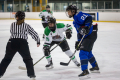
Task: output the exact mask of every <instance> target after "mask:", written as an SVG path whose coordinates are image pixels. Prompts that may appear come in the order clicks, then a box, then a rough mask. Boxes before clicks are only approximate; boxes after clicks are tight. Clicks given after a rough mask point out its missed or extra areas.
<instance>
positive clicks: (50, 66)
mask: <svg viewBox="0 0 120 80" xmlns="http://www.w3.org/2000/svg"><path fill="white" fill-rule="evenodd" d="M45 67H46V69H47V70H49V69H52V68H53V63H52V60H51V61H50V62H48V64H47V65H46V66H45Z"/></svg>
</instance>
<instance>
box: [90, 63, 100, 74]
mask: <svg viewBox="0 0 120 80" xmlns="http://www.w3.org/2000/svg"><path fill="white" fill-rule="evenodd" d="M95 64H96V66H95V67H93V68H90V69H89V70H90V72H91V73H100V71H99V67H98V65H97V63H95Z"/></svg>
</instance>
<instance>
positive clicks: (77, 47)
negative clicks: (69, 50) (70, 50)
mask: <svg viewBox="0 0 120 80" xmlns="http://www.w3.org/2000/svg"><path fill="white" fill-rule="evenodd" d="M79 42H80V41H76V42H75V49H76V50H77V51H78V50H80V46H78V44H79Z"/></svg>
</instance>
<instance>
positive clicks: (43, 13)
mask: <svg viewBox="0 0 120 80" xmlns="http://www.w3.org/2000/svg"><path fill="white" fill-rule="evenodd" d="M52 15H53V12H52V11H50V12H47V10H43V11H42V12H40V14H39V17H40V18H42V17H43V16H45V21H42V23H47V21H48V18H49V17H53V16H52Z"/></svg>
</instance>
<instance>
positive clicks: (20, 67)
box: [18, 66, 26, 70]
mask: <svg viewBox="0 0 120 80" xmlns="http://www.w3.org/2000/svg"><path fill="white" fill-rule="evenodd" d="M18 68H19V69H21V70H26V68H25V67H22V66H19V67H18Z"/></svg>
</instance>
